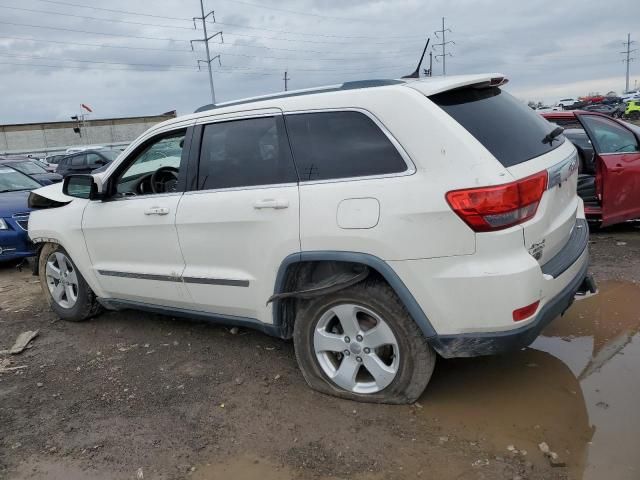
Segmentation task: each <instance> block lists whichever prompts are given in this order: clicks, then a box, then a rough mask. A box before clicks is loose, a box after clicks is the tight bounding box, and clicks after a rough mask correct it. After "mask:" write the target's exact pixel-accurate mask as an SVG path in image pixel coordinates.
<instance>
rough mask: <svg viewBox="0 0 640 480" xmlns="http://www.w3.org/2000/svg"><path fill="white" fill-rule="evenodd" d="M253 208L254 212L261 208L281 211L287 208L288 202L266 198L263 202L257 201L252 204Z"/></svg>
mask: <svg viewBox="0 0 640 480" xmlns="http://www.w3.org/2000/svg"><path fill="white" fill-rule="evenodd" d="M253 208H255V209H256V210H261V209H263V208H273V209H276V210H282V209H283V208H289V201H288V200H282V199H279V200H276V199H275V198H266V199H264V200H257V201H256V202H255V203H254V204H253Z"/></svg>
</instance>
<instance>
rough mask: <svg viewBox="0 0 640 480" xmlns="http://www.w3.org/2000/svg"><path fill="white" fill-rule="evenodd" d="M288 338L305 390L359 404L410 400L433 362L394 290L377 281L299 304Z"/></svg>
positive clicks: (425, 380)
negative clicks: (310, 389)
mask: <svg viewBox="0 0 640 480" xmlns="http://www.w3.org/2000/svg"><path fill="white" fill-rule="evenodd" d="M293 341H294V346H295V352H296V358H297V360H298V365H299V366H300V370H301V371H302V374H303V376H304V378H305V380H306V381H307V383H308V384H309V386H310V387H311V388H313V389H315V390H318V391H320V392H322V393H326V394H329V395H334V396H337V397H341V398H346V399H350V400H357V401H361V402H372V403H392V404H404V403H413V402H415V401H416V400H417V399H418V397H419V396H420V395H421V394H422V392H423V391H424V389H425V387H426V386H427V384H428V383H429V379H430V378H431V374H432V373H433V369H434V367H435V361H436V355H435V352H434V351H433V349H432V348H431V347H430V346H429V344H428V343H427V340H426V339H425V337H424V335H423V334H422V331H421V330H420V329H419V328H418V326H417V325H416V323H415V322H414V321H413V319H412V318H411V317H410V315H409V313H408V312H407V311H406V309H405V307H404V305H403V304H402V303H401V302H400V300H399V299H398V297H397V296H396V295H395V293H394V291H393V290H392V289H391V287H389V285H387V284H386V283H384V282H382V281H380V280H377V279H368V280H366V281H364V282H362V283H359V284H357V285H354V286H352V287H349V288H346V289H344V290H341V291H339V292H336V293H333V294H330V295H325V296H322V297H318V298H314V299H311V300H308V301H305V302H304V303H302V305H301V306H300V308H299V310H298V314H297V315H296V321H295V324H294V332H293Z"/></svg>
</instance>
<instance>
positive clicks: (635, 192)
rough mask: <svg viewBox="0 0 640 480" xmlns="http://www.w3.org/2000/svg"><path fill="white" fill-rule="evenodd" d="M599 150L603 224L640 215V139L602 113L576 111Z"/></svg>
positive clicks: (598, 182)
mask: <svg viewBox="0 0 640 480" xmlns="http://www.w3.org/2000/svg"><path fill="white" fill-rule="evenodd" d="M576 116H577V117H578V118H579V119H580V121H581V122H582V124H583V126H584V127H585V130H586V131H587V133H588V135H589V137H590V138H591V142H592V143H593V146H594V149H595V152H596V175H597V177H596V184H597V189H598V193H599V194H600V198H601V202H602V225H603V226H606V225H611V224H614V223H620V222H624V221H626V220H633V219H636V218H640V142H639V140H638V137H637V136H636V135H635V134H634V132H633V131H631V130H630V129H628V128H626V127H624V126H623V125H621V124H619V123H617V122H615V121H614V120H610V119H608V118H606V117H603V116H600V115H588V114H584V113H580V114H576Z"/></svg>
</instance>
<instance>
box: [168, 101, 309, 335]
mask: <svg viewBox="0 0 640 480" xmlns="http://www.w3.org/2000/svg"><path fill="white" fill-rule="evenodd" d="M254 115H257V116H252V117H251V118H246V117H245V118H240V119H228V118H225V120H224V121H216V122H215V123H208V124H205V125H201V126H198V127H197V130H196V131H197V132H198V133H194V147H193V148H196V147H195V144H196V143H197V141H198V140H197V139H199V137H201V142H200V144H201V147H200V160H199V169H198V179H197V187H196V189H195V190H194V191H190V192H186V193H185V194H184V196H183V197H182V199H181V200H180V205H179V207H178V215H177V218H176V227H177V230H178V237H179V239H180V245H181V247H182V251H183V252H184V257H185V263H186V267H185V271H184V274H183V280H184V282H185V285H186V288H187V289H188V291H189V293H190V295H191V297H192V299H193V302H194V308H195V309H197V310H200V311H205V312H210V313H215V314H218V315H228V316H234V317H243V318H249V319H257V320H259V321H261V322H264V323H271V322H272V317H271V305H267V304H266V302H267V299H268V298H269V296H271V295H272V294H273V288H274V285H275V280H276V274H277V271H278V267H279V266H280V263H281V262H282V260H283V259H284V258H285V257H286V256H287V255H289V254H292V253H297V252H299V251H300V236H299V225H298V223H299V202H298V185H297V175H296V172H295V168H294V166H293V161H292V158H291V152H290V149H289V145H288V143H287V140H286V135H285V131H284V123H283V120H282V115H281V114H280V113H279V112H273V111H268V112H263V113H262V115H259V114H258V113H255V114H254ZM211 121H212V120H210V122H211Z"/></svg>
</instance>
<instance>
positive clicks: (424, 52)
mask: <svg viewBox="0 0 640 480" xmlns="http://www.w3.org/2000/svg"><path fill="white" fill-rule="evenodd" d="M430 40H431V38H427V43H426V44H425V46H424V50H423V51H422V56H421V57H420V61H419V62H418V66H417V67H416V71H415V72H413V73H412V74H410V75H405V76H404V77H402V78H420V66H421V65H422V61H423V60H424V56H425V54H426V53H427V47H428V46H429V41H430Z"/></svg>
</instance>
